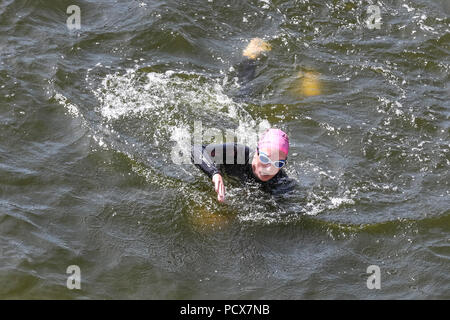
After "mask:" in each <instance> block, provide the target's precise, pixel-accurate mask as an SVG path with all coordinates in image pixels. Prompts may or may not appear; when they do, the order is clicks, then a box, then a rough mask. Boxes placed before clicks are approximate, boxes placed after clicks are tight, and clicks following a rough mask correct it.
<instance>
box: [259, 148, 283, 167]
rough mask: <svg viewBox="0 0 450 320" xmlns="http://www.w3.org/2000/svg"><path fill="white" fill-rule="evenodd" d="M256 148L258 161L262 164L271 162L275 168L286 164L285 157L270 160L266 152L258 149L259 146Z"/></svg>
mask: <svg viewBox="0 0 450 320" xmlns="http://www.w3.org/2000/svg"><path fill="white" fill-rule="evenodd" d="M256 149H257V150H258V155H259V161H261V162H262V163H263V164H268V163H271V164H272V165H273V166H274V167H275V168H278V169H281V168H283V167H284V165H285V164H286V160H287V159H286V160H276V161H272V160H270V158H269V156H268V155H267V154H265V153H264V152H262V151H259V148H256Z"/></svg>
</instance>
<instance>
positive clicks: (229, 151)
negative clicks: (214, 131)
mask: <svg viewBox="0 0 450 320" xmlns="http://www.w3.org/2000/svg"><path fill="white" fill-rule="evenodd" d="M249 153H250V150H249V148H248V147H247V146H244V145H241V144H237V143H222V144H209V145H207V146H205V145H194V147H193V148H192V154H191V159H192V162H194V164H195V165H196V166H197V167H199V168H200V169H201V170H202V171H203V172H205V173H206V174H207V175H208V176H209V177H210V178H212V177H213V176H214V175H215V174H216V173H220V174H221V170H220V165H225V166H226V165H240V164H246V163H247V162H248V161H249ZM219 160H220V161H219Z"/></svg>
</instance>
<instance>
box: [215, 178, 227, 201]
mask: <svg viewBox="0 0 450 320" xmlns="http://www.w3.org/2000/svg"><path fill="white" fill-rule="evenodd" d="M217 200H219V202H223V201H224V200H225V185H224V184H223V180H222V179H220V184H219V192H218V193H217Z"/></svg>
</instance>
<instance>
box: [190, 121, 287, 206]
mask: <svg viewBox="0 0 450 320" xmlns="http://www.w3.org/2000/svg"><path fill="white" fill-rule="evenodd" d="M250 153H251V152H250V148H249V147H248V146H245V145H242V144H237V143H223V144H209V145H194V146H193V147H192V154H191V159H192V161H193V162H194V164H195V165H196V166H197V167H199V168H200V169H201V170H202V171H203V172H204V173H206V174H207V175H208V176H209V177H210V178H211V179H212V181H213V182H214V188H215V190H216V192H217V200H218V201H219V202H223V201H224V200H225V184H224V182H223V175H224V174H227V175H230V176H235V177H238V178H239V179H240V180H241V181H242V182H256V183H259V184H260V185H261V187H262V189H263V190H264V191H267V192H269V193H271V194H282V193H285V192H287V191H290V190H291V189H292V186H293V184H292V182H293V181H292V180H291V179H289V178H288V176H287V174H286V173H285V172H284V170H283V169H282V168H283V167H284V166H285V165H286V161H287V156H288V153H289V138H288V136H287V134H286V133H285V132H283V131H282V130H280V129H268V130H266V131H265V132H264V134H263V135H262V137H261V139H260V140H259V142H258V145H257V148H256V152H254V154H253V156H251V154H250Z"/></svg>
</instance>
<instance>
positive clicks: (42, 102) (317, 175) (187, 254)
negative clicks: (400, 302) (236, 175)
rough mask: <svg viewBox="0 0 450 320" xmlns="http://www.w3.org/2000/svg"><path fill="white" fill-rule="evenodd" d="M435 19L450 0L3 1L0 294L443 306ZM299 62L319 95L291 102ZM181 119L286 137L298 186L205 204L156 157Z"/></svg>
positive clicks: (438, 25) (445, 91)
mask: <svg viewBox="0 0 450 320" xmlns="http://www.w3.org/2000/svg"><path fill="white" fill-rule="evenodd" d="M72 4H76V5H78V6H79V7H80V9H81V29H80V30H69V29H68V28H67V26H66V20H67V18H68V17H69V14H67V13H66V9H67V7H68V6H69V5H72ZM370 4H377V5H378V6H379V7H380V10H381V19H382V20H381V26H380V29H369V28H368V26H367V25H366V23H365V21H366V20H367V19H368V14H367V7H368V6H369V5H370ZM449 23H450V5H449V2H448V1H446V0H429V1H425V0H405V1H400V0H397V1H377V2H374V1H362V0H360V1H351V0H349V1H337V0H335V1H318V0H309V1H308V0H303V1H294V0H290V1H272V0H252V1H219V0H213V1H208V0H203V1H199V0H196V1H144V0H142V1H93V0H92V1H56V0H54V1H50V0H49V1H38V0H29V1H25V0H1V1H0V128H1V130H0V298H3V299H5V298H13V299H22V298H32V299H38V298H44V299H60V298H67V299H72V298H73V299H85V298H96V299H111V298H133V299H134V298H136V299H192V298H194V299H195V298H205V299H210V298H211V299H212V298H215V299H218V298H223V299H229V298H230V299H265V298H270V299H302V298H314V299H318V298H327V299H333V298H353V299H373V298H374V299H390V298H395V299H418V298H427V299H442V298H445V299H448V298H450V290H449V289H450V263H449V262H450V211H449V204H450V201H449V200H450V195H449V190H450V189H449V181H450V179H449V178H450V174H449V164H450V153H449V149H450V145H449V144H450V140H449V133H450V119H449V117H450V103H449V101H450V99H449V98H450V94H449V92H450V91H449V90H450V88H449V68H450V59H449V53H450V35H449V29H450V25H449ZM253 37H261V38H264V39H266V40H267V41H268V42H269V43H270V44H271V46H272V50H271V51H270V52H269V53H268V54H267V55H266V56H264V57H263V58H261V60H260V61H259V66H258V70H257V77H256V79H255V80H254V81H252V83H251V84H250V85H251V87H252V91H251V94H250V95H248V96H247V97H244V98H242V97H240V98H237V91H238V90H239V89H238V88H237V84H236V82H235V79H234V76H235V72H234V71H233V66H235V65H236V63H238V62H239V61H240V60H241V54H242V50H243V49H244V48H245V46H246V44H247V43H248V41H249V39H251V38H253ZM308 70H314V71H315V72H318V73H320V82H321V94H320V95H317V96H310V97H305V96H301V97H300V96H298V95H295V94H293V88H295V86H296V81H297V79H296V77H297V74H298V72H300V71H303V72H304V71H308ZM196 120H197V121H200V120H201V121H202V123H203V126H204V127H205V128H217V129H219V130H225V129H237V131H238V132H240V133H241V134H243V135H245V133H246V132H248V131H249V128H254V127H255V126H257V125H259V124H261V123H262V124H266V125H271V126H276V127H279V128H282V129H284V130H285V131H286V132H288V134H289V137H290V141H291V155H290V157H289V165H288V167H287V172H288V174H289V175H290V176H291V177H293V178H295V179H296V180H297V186H296V189H295V190H294V192H292V193H291V194H288V195H286V196H284V197H281V198H272V197H268V196H267V195H265V194H264V193H262V192H261V191H259V190H254V189H253V188H251V187H244V186H241V185H239V184H236V183H234V182H233V181H229V180H226V188H227V200H226V203H225V204H218V203H217V202H216V200H215V193H214V190H213V186H212V183H211V182H210V181H209V180H208V179H207V178H206V177H205V176H204V175H203V174H202V173H201V172H200V171H199V170H198V169H197V168H195V167H194V166H193V165H189V164H183V165H177V164H175V163H173V161H172V160H171V158H170V152H171V150H172V149H173V147H174V145H175V144H176V143H177V142H179V141H181V140H182V139H183V137H185V134H186V132H190V131H191V130H192V128H193V125H194V121H196ZM69 265H78V266H79V267H80V269H81V290H69V289H67V288H66V280H67V277H68V276H69V275H68V274H66V269H67V267H68V266H69ZM370 265H378V266H379V267H380V270H381V289H379V290H376V289H373V290H369V289H368V288H367V286H366V280H367V278H368V277H369V274H367V273H366V269H367V267H368V266H370Z"/></svg>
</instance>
